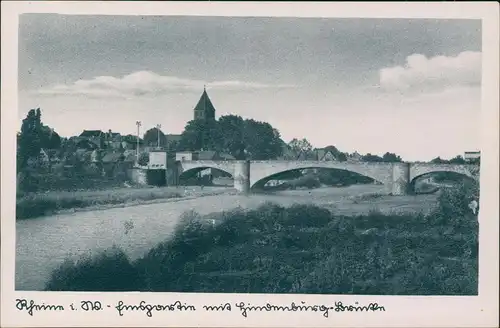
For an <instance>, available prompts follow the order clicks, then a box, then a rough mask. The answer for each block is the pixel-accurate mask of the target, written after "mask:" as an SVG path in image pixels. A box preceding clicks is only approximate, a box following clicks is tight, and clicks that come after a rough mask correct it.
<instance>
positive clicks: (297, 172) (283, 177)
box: [251, 167, 383, 189]
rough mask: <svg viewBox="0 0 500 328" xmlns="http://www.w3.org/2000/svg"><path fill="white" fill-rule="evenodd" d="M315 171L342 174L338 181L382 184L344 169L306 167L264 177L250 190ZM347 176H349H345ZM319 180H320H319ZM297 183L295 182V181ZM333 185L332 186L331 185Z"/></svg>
mask: <svg viewBox="0 0 500 328" xmlns="http://www.w3.org/2000/svg"><path fill="white" fill-rule="evenodd" d="M316 169H321V170H329V171H332V173H333V172H335V171H336V172H338V173H339V174H344V176H343V177H340V179H344V180H346V179H354V178H355V176H359V179H360V180H361V179H362V178H365V180H366V182H365V183H373V182H378V183H380V184H383V182H381V181H378V180H376V179H374V178H372V177H369V176H367V175H363V174H359V173H357V172H354V171H349V170H344V169H336V168H324V167H308V168H305V169H302V168H299V169H292V170H288V171H283V172H278V173H275V174H273V175H270V176H267V177H264V178H262V179H260V180H258V181H256V182H255V183H254V184H253V185H252V186H251V188H253V189H257V188H259V189H260V188H262V187H264V186H265V183H267V182H268V181H271V180H295V179H301V178H306V177H305V175H303V174H302V173H301V171H303V170H316ZM346 173H347V174H351V175H350V176H346ZM320 180H321V179H320ZM295 181H297V180H295ZM320 182H321V181H320ZM332 185H333V184H332Z"/></svg>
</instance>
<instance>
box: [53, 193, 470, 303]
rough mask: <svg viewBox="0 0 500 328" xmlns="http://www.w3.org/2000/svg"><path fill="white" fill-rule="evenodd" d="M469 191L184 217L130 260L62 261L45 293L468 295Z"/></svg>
mask: <svg viewBox="0 0 500 328" xmlns="http://www.w3.org/2000/svg"><path fill="white" fill-rule="evenodd" d="M469 192H470V189H467V188H465V189H457V190H451V191H447V192H446V193H443V195H442V196H440V206H439V208H438V210H436V211H435V212H433V213H432V214H431V215H427V216H423V215H390V216H389V215H382V214H380V213H375V212H373V213H370V214H369V215H366V216H358V217H344V216H338V215H335V214H334V213H332V212H330V211H328V210H326V209H322V208H319V207H315V206H310V205H295V206H292V207H289V208H284V207H280V206H276V205H273V204H267V205H265V206H262V207H261V208H259V209H257V210H250V211H243V210H233V211H230V212H225V213H219V214H216V215H212V216H199V215H197V214H196V213H187V214H186V215H185V216H184V217H183V219H182V223H181V224H180V225H179V226H178V227H177V230H176V232H175V234H174V236H173V238H171V239H169V240H166V241H165V242H163V243H161V244H159V245H157V246H156V247H154V248H153V249H151V250H150V252H149V253H147V254H146V255H145V256H143V257H142V258H140V259H138V260H137V261H134V262H130V261H129V260H128V258H127V257H126V256H125V254H124V253H123V252H122V251H121V250H119V249H116V248H115V249H112V250H110V251H108V252H106V253H103V254H100V255H99V256H97V257H93V258H90V257H88V258H82V259H81V260H79V261H77V262H76V263H75V262H71V261H69V260H68V261H66V262H65V263H64V264H63V265H62V266H61V267H60V268H58V269H57V270H55V271H54V272H53V274H52V276H51V279H50V281H49V282H48V283H47V285H46V289H47V290H54V291H63V290H66V291H130V290H141V291H164V292H166V291H171V292H238V293H249V292H250V293H327V294H331V293H339V294H385V295H476V294H477V275H478V260H477V256H478V223H477V217H476V216H473V215H472V214H471V213H470V211H469V210H468V209H467V201H468V199H469V197H470V195H468V193H469ZM212 220H215V221H217V222H218V223H217V224H215V225H214V224H212Z"/></svg>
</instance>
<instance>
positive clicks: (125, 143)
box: [121, 134, 144, 149]
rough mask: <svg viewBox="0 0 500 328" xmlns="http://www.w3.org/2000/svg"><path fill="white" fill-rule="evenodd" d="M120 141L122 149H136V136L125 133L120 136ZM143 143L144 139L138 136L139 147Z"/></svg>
mask: <svg viewBox="0 0 500 328" xmlns="http://www.w3.org/2000/svg"><path fill="white" fill-rule="evenodd" d="M121 143H122V148H123V149H136V148H137V136H134V135H131V134H127V135H126V136H122V137H121ZM143 145H144V141H143V140H142V139H141V138H139V147H142V146H143Z"/></svg>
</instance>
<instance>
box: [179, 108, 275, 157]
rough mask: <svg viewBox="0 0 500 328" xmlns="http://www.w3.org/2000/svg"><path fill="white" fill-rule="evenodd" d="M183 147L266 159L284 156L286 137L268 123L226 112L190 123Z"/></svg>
mask: <svg viewBox="0 0 500 328" xmlns="http://www.w3.org/2000/svg"><path fill="white" fill-rule="evenodd" d="M177 150H181V151H197V150H215V151H221V152H226V153H228V154H231V155H232V156H234V157H235V158H236V159H254V160H266V159H274V158H277V157H279V156H281V154H282V151H283V141H282V140H281V138H280V133H279V131H278V130H277V129H275V128H273V127H272V126H271V125H270V124H269V123H266V122H259V121H255V120H253V119H243V118H242V117H240V116H236V115H227V116H222V117H220V118H219V119H218V120H217V121H216V120H193V121H190V122H188V123H187V125H186V127H185V128H184V131H183V132H182V134H181V140H180V142H179V145H178V147H177Z"/></svg>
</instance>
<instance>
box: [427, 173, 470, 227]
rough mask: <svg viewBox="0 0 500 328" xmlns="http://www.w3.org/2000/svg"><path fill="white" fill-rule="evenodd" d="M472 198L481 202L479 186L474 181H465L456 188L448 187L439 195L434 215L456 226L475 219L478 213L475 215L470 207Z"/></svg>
mask: <svg viewBox="0 0 500 328" xmlns="http://www.w3.org/2000/svg"><path fill="white" fill-rule="evenodd" d="M472 200H476V201H478V202H479V186H478V184H477V183H475V182H473V181H464V182H462V183H460V184H458V185H457V187H456V188H446V189H444V190H443V191H442V192H441V194H440V195H439V197H438V209H437V213H434V214H433V216H434V217H436V219H438V220H440V221H442V222H447V223H450V224H452V225H454V226H460V225H462V224H464V223H470V222H471V221H475V220H477V213H476V215H474V214H473V213H472V210H471V209H470V208H469V204H470V202H471V201H472Z"/></svg>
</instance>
